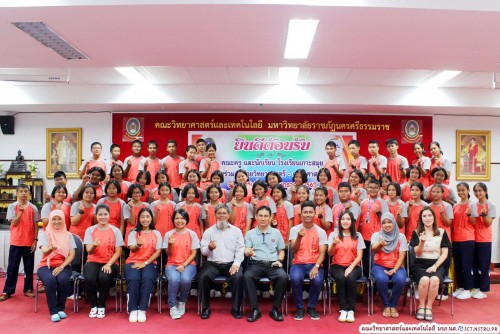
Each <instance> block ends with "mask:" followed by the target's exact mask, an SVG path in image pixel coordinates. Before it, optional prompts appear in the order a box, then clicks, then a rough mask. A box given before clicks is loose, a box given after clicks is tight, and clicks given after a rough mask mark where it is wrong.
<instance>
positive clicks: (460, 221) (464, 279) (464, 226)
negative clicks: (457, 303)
mask: <svg viewBox="0 0 500 334" xmlns="http://www.w3.org/2000/svg"><path fill="white" fill-rule="evenodd" d="M457 194H458V197H459V198H460V202H458V203H457V204H455V205H454V206H453V225H452V234H451V241H452V244H453V263H454V266H455V276H454V277H455V280H456V282H457V285H456V286H457V290H456V291H455V292H453V296H454V297H456V298H457V299H469V298H471V293H470V290H471V289H472V288H473V286H474V280H473V276H472V270H473V263H474V245H475V241H474V240H475V231H474V230H475V227H474V225H475V224H476V218H477V217H478V216H479V215H478V214H477V207H476V205H475V204H474V203H472V201H471V200H470V194H469V184H468V183H467V182H460V183H459V184H457Z"/></svg>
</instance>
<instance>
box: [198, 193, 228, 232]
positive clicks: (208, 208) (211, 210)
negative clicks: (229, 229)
mask: <svg viewBox="0 0 500 334" xmlns="http://www.w3.org/2000/svg"><path fill="white" fill-rule="evenodd" d="M206 193H207V194H208V201H207V203H203V210H204V211H205V215H206V217H207V218H206V219H205V229H207V228H209V227H212V226H214V225H215V223H217V218H216V217H215V207H216V206H217V205H219V204H225V203H221V201H220V200H221V198H222V189H221V188H220V187H219V186H218V185H215V184H212V185H210V186H209V187H208V188H207V191H206Z"/></svg>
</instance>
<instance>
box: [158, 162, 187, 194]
mask: <svg viewBox="0 0 500 334" xmlns="http://www.w3.org/2000/svg"><path fill="white" fill-rule="evenodd" d="M182 160H184V158H183V157H181V156H180V155H178V156H176V157H175V158H172V157H171V156H170V155H167V156H166V157H165V158H163V160H162V163H163V167H164V168H165V171H166V172H167V175H168V180H169V182H170V185H171V186H172V188H179V186H180V185H181V182H182V176H181V175H179V164H180V163H181V161H182Z"/></svg>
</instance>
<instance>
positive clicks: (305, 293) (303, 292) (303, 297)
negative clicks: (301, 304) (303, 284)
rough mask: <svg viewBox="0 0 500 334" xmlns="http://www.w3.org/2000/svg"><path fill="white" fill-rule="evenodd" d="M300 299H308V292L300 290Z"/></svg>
mask: <svg viewBox="0 0 500 334" xmlns="http://www.w3.org/2000/svg"><path fill="white" fill-rule="evenodd" d="M302 299H304V300H305V299H309V292H307V291H302Z"/></svg>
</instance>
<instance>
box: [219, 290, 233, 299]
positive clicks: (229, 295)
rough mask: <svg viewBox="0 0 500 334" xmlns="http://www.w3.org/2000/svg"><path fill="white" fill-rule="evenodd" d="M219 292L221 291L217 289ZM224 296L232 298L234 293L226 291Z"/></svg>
mask: <svg viewBox="0 0 500 334" xmlns="http://www.w3.org/2000/svg"><path fill="white" fill-rule="evenodd" d="M217 292H219V291H217ZM219 294H220V292H219ZM219 297H220V296H219ZM224 297H226V298H227V299H231V298H232V297H233V294H232V293H231V292H229V291H228V292H226V295H225V296H224Z"/></svg>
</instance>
